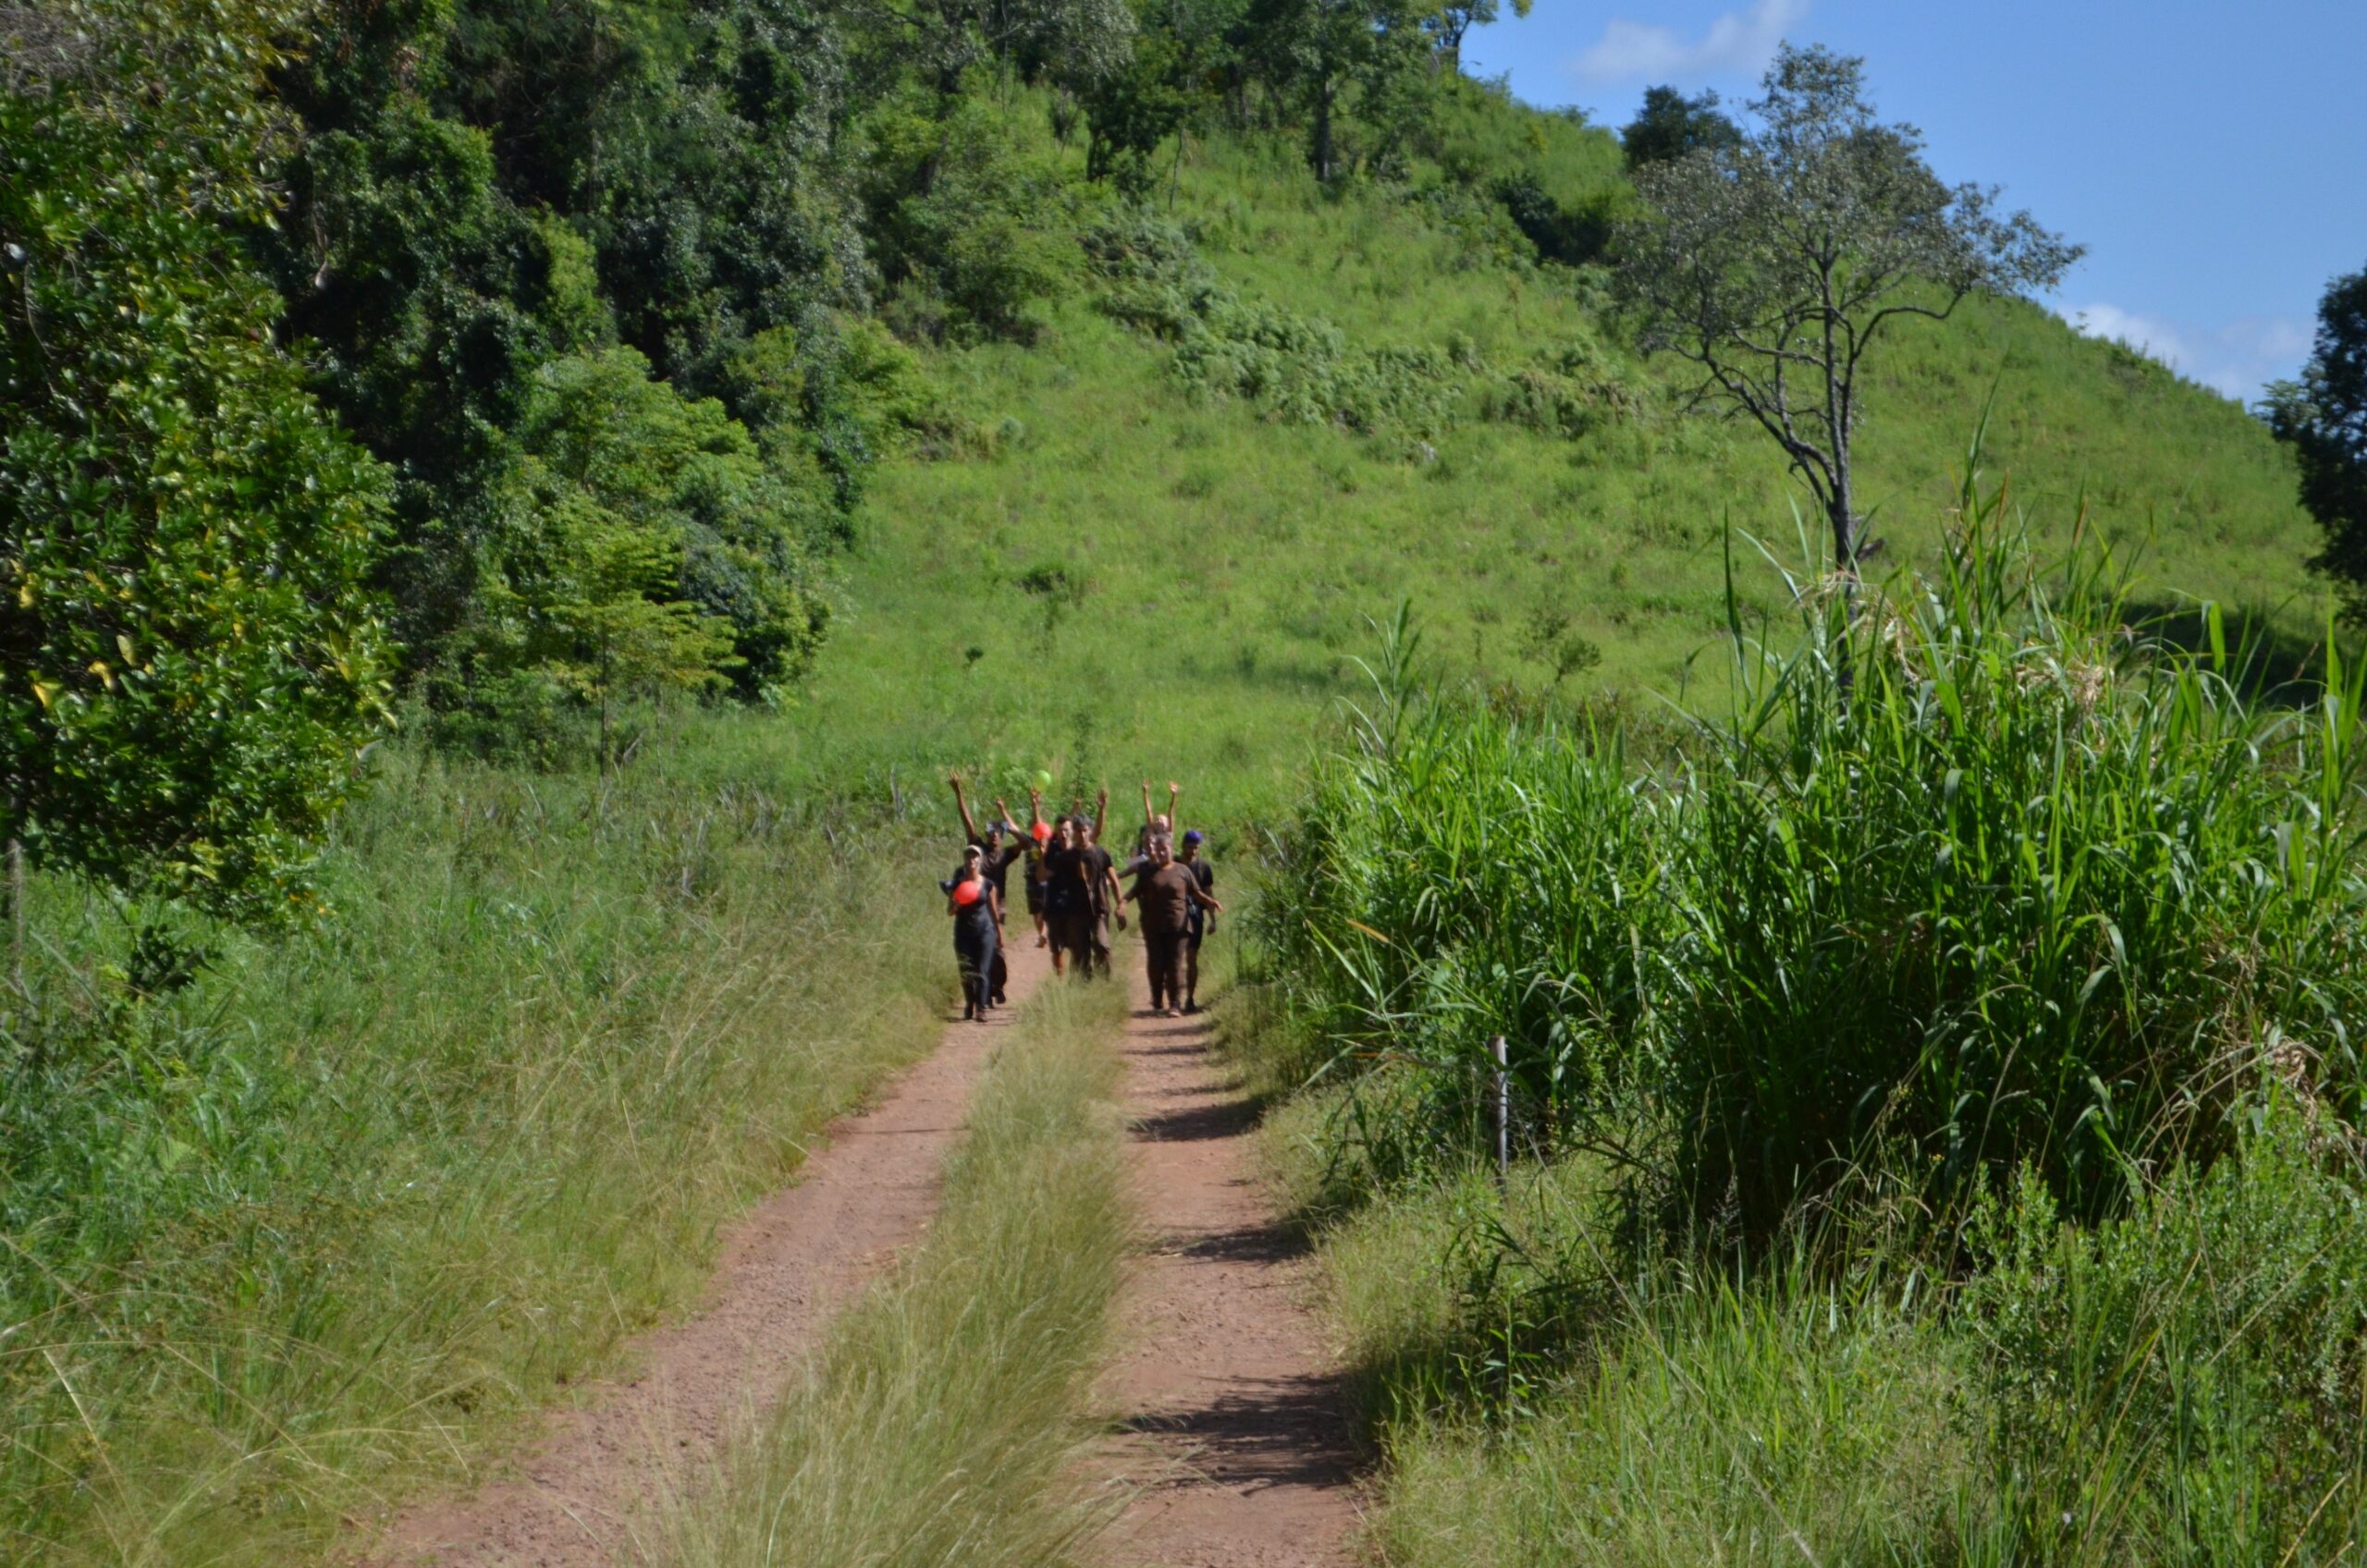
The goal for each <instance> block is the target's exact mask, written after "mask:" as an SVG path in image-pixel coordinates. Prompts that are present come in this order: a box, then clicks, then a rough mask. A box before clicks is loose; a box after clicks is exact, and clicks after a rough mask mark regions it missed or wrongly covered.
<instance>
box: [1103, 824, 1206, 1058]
mask: <svg viewBox="0 0 2367 1568" xmlns="http://www.w3.org/2000/svg"><path fill="white" fill-rule="evenodd" d="M1119 901H1120V902H1121V903H1125V902H1133V903H1134V904H1136V905H1139V906H1140V908H1141V911H1142V925H1143V953H1144V956H1145V958H1146V959H1147V961H1148V962H1149V964H1150V1010H1151V1011H1153V1012H1163V1013H1165V1014H1166V1015H1167V1016H1168V1017H1170V1018H1180V1017H1182V1016H1183V1011H1184V974H1183V961H1184V941H1185V940H1186V939H1187V938H1188V937H1190V935H1191V930H1192V911H1193V910H1194V909H1196V908H1198V909H1207V910H1218V911H1221V910H1222V909H1223V908H1224V905H1222V904H1220V903H1219V902H1217V901H1216V900H1214V899H1212V898H1210V897H1208V894H1206V893H1204V892H1202V891H1201V890H1200V879H1199V877H1198V876H1196V874H1195V873H1194V872H1193V870H1192V868H1191V867H1190V866H1188V865H1185V864H1183V863H1182V862H1180V861H1178V860H1177V859H1176V858H1175V845H1174V842H1173V841H1172V840H1171V839H1169V838H1168V837H1167V836H1166V835H1165V834H1163V833H1162V834H1159V835H1157V836H1156V837H1154V838H1153V839H1151V841H1150V859H1149V863H1148V864H1146V865H1145V866H1144V867H1143V868H1142V869H1141V870H1140V871H1137V872H1136V873H1135V874H1134V886H1133V887H1132V888H1128V889H1127V890H1126V891H1125V892H1124V893H1123V894H1122V895H1121V897H1120V900H1119Z"/></svg>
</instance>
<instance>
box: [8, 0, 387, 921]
mask: <svg viewBox="0 0 2367 1568" xmlns="http://www.w3.org/2000/svg"><path fill="white" fill-rule="evenodd" d="M297 19H298V12H297V11H295V10H294V9H292V8H289V7H284V6H276V5H269V4H254V5H228V6H201V5H180V4H172V5H159V6H148V5H142V4H136V3H131V0H86V3H78V4H71V5H66V6H59V7H56V8H55V9H53V10H48V11H43V12H38V13H24V14H23V15H22V16H21V17H20V16H19V14H18V13H15V12H12V13H9V15H8V17H7V18H6V26H7V27H8V28H9V29H10V31H9V33H8V35H7V39H6V48H7V52H8V53H9V55H10V56H11V59H12V63H11V65H10V67H9V68H8V70H7V72H6V75H5V76H0V280H5V286H6V290H7V293H8V295H9V296H10V299H11V300H12V304H11V306H10V309H9V310H8V311H7V312H6V326H5V327H0V389H5V390H4V391H0V398H5V401H6V406H7V415H6V427H5V432H0V605H5V608H4V609H0V670H5V674H6V681H5V683H0V775H5V784H0V840H9V841H20V842H22V844H23V845H24V846H25V849H26V851H28V853H29V854H30V855H31V857H32V858H33V859H34V860H35V861H36V862H38V863H43V864H55V865H57V866H61V867H69V868H73V869H75V870H79V871H80V872H83V873H86V874H88V875H91V876H95V877H97V878H100V879H102V880H103V881H105V882H107V883H110V884H113V885H115V886H117V888H126V889H130V890H135V891H151V892H164V893H169V894H173V895H178V896H181V897H185V898H189V899H192V900H197V901H200V902H202V903H205V904H209V905H211V906H214V907H215V908H217V909H222V910H227V911H232V912H235V913H239V914H241V915H244V916H247V917H252V918H263V917H269V916H273V915H276V914H279V913H285V912H286V910H287V909H288V904H289V900H291V899H300V898H301V897H303V896H304V890H305V889H304V881H305V878H304V873H305V871H306V869H307V867H308V864H309V862H310V860H311V857H312V850H311V847H310V841H311V840H313V839H315V838H316V837H317V836H318V835H319V834H320V833H321V831H322V830H323V829H324V828H325V826H326V824H327V822H328V820H329V817H330V815H331V814H332V812H333V811H334V810H335V809H336V807H337V804H338V802H340V801H341V800H342V799H343V798H344V797H345V795H346V793H347V792H348V790H350V787H351V785H352V784H353V782H354V779H355V774H356V768H355V753H356V752H357V750H358V748H360V747H361V746H362V743H363V742H364V741H366V740H367V738H368V737H369V735H370V734H371V732H372V731H373V730H374V729H376V728H377V727H378V725H379V724H380V723H381V722H382V721H383V717H384V713H385V709H384V704H385V699H386V669H385V665H386V654H387V650H386V645H385V634H384V629H383V626H382V624H381V622H380V620H379V618H378V616H377V613H376V606H374V604H373V603H372V602H371V599H370V596H369V595H368V594H367V592H366V579H367V573H368V570H369V567H370V563H371V558H372V556H373V553H374V549H375V547H376V545H377V543H378V532H379V529H380V527H381V526H382V524H383V522H384V521H385V506H386V473H385V471H384V470H382V469H381V468H380V467H379V466H378V465H377V464H376V463H374V462H373V461H372V460H371V459H370V457H369V455H368V454H367V453H366V452H364V451H363V450H362V449H361V448H360V447H357V446H356V445H355V444H354V443H353V442H352V441H350V439H348V438H347V437H346V435H343V434H342V433H341V432H340V431H339V430H338V429H337V426H336V424H335V423H334V422H332V421H331V420H330V419H329V417H328V416H327V415H326V414H325V412H324V411H323V410H321V408H320V407H319V406H318V405H317V404H316V403H315V402H314V401H313V398H311V397H310V396H309V395H308V394H307V393H306V391H305V390H304V387H303V385H302V377H301V374H300V369H299V367H298V366H297V364H296V363H295V362H294V361H292V360H290V359H289V358H288V356H287V355H286V354H284V353H283V352H282V351H281V350H280V349H278V348H277V347H276V346H275V344H274V342H273V339H272V325H273V322H274V319H275V317H276V313H277V307H278V301H277V300H276V298H275V297H274V296H273V294H272V292H271V290H270V288H268V287H267V286H266V285H265V284H264V281H263V280H262V279H261V278H260V277H258V276H256V275H255V273H254V272H253V270H252V268H251V267H250V266H249V265H248V264H247V263H246V261H245V258H244V257H243V256H242V255H240V254H239V251H238V250H237V248H236V246H235V244H234V242H233V239H232V234H233V232H234V230H235V229H236V228H237V227H240V226H245V225H250V224H256V223H260V222H263V221H264V220H265V219H267V218H268V216H269V215H270V214H271V211H272V204H273V203H272V192H271V190H270V189H269V188H268V186H267V185H266V184H265V183H264V179H263V178H262V173H261V171H262V170H264V168H266V167H267V166H268V165H269V164H270V163H271V161H272V160H273V158H274V157H275V156H276V153H278V152H279V150H280V148H281V145H282V143H281V140H280V136H279V128H278V126H277V125H276V121H275V119H274V117H273V116H271V115H270V114H269V113H267V112H266V110H265V109H264V106H263V103H262V101H261V99H260V97H259V95H258V94H259V89H260V85H261V82H262V80H263V78H264V74H265V73H266V72H267V71H268V70H269V69H270V68H271V67H273V66H274V65H275V64H276V63H277V62H278V61H279V60H280V59H281V55H280V53H279V50H278V47H277V45H276V43H275V40H276V39H278V38H280V37H282V36H284V35H285V34H286V33H287V32H288V30H289V29H291V28H292V27H293V26H294V25H295V24H296V21H297ZM44 29H46V30H48V31H47V32H46V33H43V31H42V30H44ZM21 30H31V31H21ZM199 31H202V33H203V35H204V36H205V38H206V41H207V43H206V47H205V48H203V49H193V48H190V47H187V46H186V44H187V41H188V40H189V39H190V37H191V36H193V35H194V34H196V33H197V32H199ZM19 48H21V49H22V51H23V53H22V55H21V56H20V58H21V61H22V64H21V66H19V65H18V64H17V63H15V62H16V61H17V60H18V58H19V56H18V50H19Z"/></svg>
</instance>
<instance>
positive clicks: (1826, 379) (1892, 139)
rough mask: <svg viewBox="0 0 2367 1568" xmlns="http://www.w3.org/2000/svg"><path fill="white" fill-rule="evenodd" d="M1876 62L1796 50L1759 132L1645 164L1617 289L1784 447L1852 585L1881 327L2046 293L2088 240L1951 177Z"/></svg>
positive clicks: (1781, 64)
mask: <svg viewBox="0 0 2367 1568" xmlns="http://www.w3.org/2000/svg"><path fill="white" fill-rule="evenodd" d="M1863 78H1864V62H1863V61H1861V60H1858V59H1856V58H1854V57H1850V56H1846V55H1834V54H1832V53H1830V52H1829V51H1827V50H1825V49H1823V48H1821V47H1813V48H1809V49H1795V48H1793V47H1791V46H1790V45H1789V44H1786V45H1784V47H1783V48H1782V49H1781V50H1780V51H1779V52H1778V54H1777V55H1776V58H1775V61H1774V63H1773V64H1772V66H1770V67H1768V71H1767V76H1766V79H1765V91H1766V96H1765V97H1763V98H1761V99H1760V100H1759V101H1758V102H1757V103H1754V104H1751V105H1750V107H1751V109H1752V111H1753V113H1754V114H1755V115H1756V116H1758V119H1759V126H1758V128H1757V129H1755V130H1753V131H1751V132H1749V133H1748V134H1746V135H1745V136H1743V137H1742V138H1741V140H1739V141H1735V142H1734V143H1732V144H1729V145H1722V146H1709V147H1700V148H1697V149H1695V150H1694V151H1692V152H1690V153H1686V154H1685V155H1684V156H1682V157H1679V158H1675V159H1673V160H1670V161H1668V162H1664V163H1650V164H1646V165H1644V166H1643V167H1642V168H1640V169H1638V170H1637V175H1636V182H1637V190H1638V191H1639V193H1640V194H1641V196H1642V197H1643V199H1644V202H1645V204H1646V206H1647V208H1648V209H1649V211H1648V212H1647V214H1645V215H1644V216H1642V217H1641V218H1639V219H1637V220H1632V221H1630V222H1627V223H1625V224H1623V225H1622V228H1621V233H1620V235H1619V237H1618V240H1617V251H1618V259H1617V287H1618V290H1619V296H1620V299H1621V300H1622V302H1623V304H1624V305H1625V307H1626V308H1627V309H1628V310H1629V311H1630V312H1632V313H1633V315H1634V317H1635V319H1636V320H1637V324H1638V325H1639V327H1640V329H1641V340H1642V343H1643V346H1644V347H1645V349H1647V351H1657V350H1666V351H1668V352H1672V353H1674V354H1676V355H1678V356H1679V357H1681V358H1683V359H1686V360H1688V361H1691V362H1692V363H1694V364H1696V365H1698V366H1699V367H1700V369H1701V372H1702V381H1701V383H1700V386H1699V392H1698V395H1699V396H1700V397H1705V398H1711V399H1715V400H1718V401H1722V402H1723V403H1724V404H1725V405H1726V406H1727V407H1728V408H1729V409H1731V410H1734V411H1735V412H1738V413H1741V414H1743V415H1747V416H1748V418H1750V419H1751V420H1752V421H1753V422H1755V423H1757V424H1758V425H1759V426H1760V428H1761V429H1762V430H1764V431H1765V432H1766V433H1767V435H1768V436H1769V437H1770V438H1771V439H1772V440H1773V441H1774V442H1775V443H1776V444H1777V445H1778V446H1779V447H1782V448H1783V451H1784V456H1785V457H1786V458H1788V459H1790V460H1791V466H1792V470H1793V472H1795V473H1797V474H1798V475H1799V476H1800V478H1801V479H1802V480H1803V481H1804V482H1805V483H1806V484H1808V486H1809V490H1810V492H1811V493H1812V494H1813V495H1814V496H1815V497H1816V499H1817V502H1818V505H1819V506H1820V508H1821V509H1822V510H1823V511H1824V513H1825V516H1826V519H1827V521H1828V522H1829V523H1830V525H1831V529H1832V534H1833V559H1834V570H1835V571H1836V572H1838V573H1839V574H1841V576H1842V577H1843V579H1844V581H1845V582H1846V581H1850V580H1853V579H1854V577H1855V574H1856V571H1857V568H1858V561H1859V559H1860V557H1861V555H1862V553H1863V550H1864V547H1865V545H1864V541H1863V540H1862V539H1861V538H1860V536H1859V533H1858V516H1857V511H1856V502H1855V495H1854V492H1853V490H1852V488H1851V474H1852V470H1851V458H1852V448H1851V441H1852V437H1853V435H1854V434H1855V431H1856V427H1857V423H1858V413H1859V385H1858V376H1859V373H1860V372H1861V371H1862V370H1863V368H1864V365H1865V361H1866V355H1867V354H1868V352H1869V351H1870V349H1872V348H1873V345H1874V343H1875V342H1876V340H1877V339H1878V338H1879V337H1881V335H1882V333H1883V328H1885V327H1886V326H1888V325H1890V324H1891V323H1892V322H1894V321H1896V320H1899V319H1901V318H1912V317H1920V318H1924V319H1927V320H1935V321H1936V320H1944V319H1945V318H1946V317H1947V316H1948V315H1949V314H1950V313H1952V312H1954V311H1955V309H1956V306H1957V305H1958V304H1959V303H1961V302H1962V301H1963V300H1964V298H1965V296H1966V295H1968V294H1970V293H1972V292H1973V291H1974V290H1976V289H1983V290H1992V291H1997V292H2013V291H2019V290H2022V289H2026V288H2046V287H2050V286H2052V285H2053V284H2054V283H2055V282H2056V281H2057V280H2058V279H2060V278H2061V277H2062V276H2063V273H2064V270H2065V269H2066V268H2067V267H2068V266H2069V265H2070V264H2071V263H2072V262H2073V261H2075V260H2077V259H2078V258H2079V255H2080V254H2081V253H2082V252H2081V248H2080V247H2079V246H2077V245H2072V244H2068V243H2067V242H2066V241H2065V240H2064V239H2062V237H2060V236H2059V235H2055V234H2052V233H2049V232H2048V231H2047V230H2045V229H2043V228H2041V227H2039V226H2038V223H2037V222H2036V220H2034V219H2033V218H2032V217H2031V216H2030V214H2028V213H2026V212H2023V213H2016V214H2012V215H2011V216H2000V215H1999V214H1998V213H1997V211H1996V195H1997V192H1996V190H1995V189H1994V188H1993V187H1991V188H1983V187H1981V186H1976V185H1960V186H1956V187H1955V188H1953V189H1951V188H1950V187H1948V186H1945V185H1943V184H1942V183H1941V182H1940V179H1939V178H1938V177H1937V176H1936V175H1934V174H1933V173H1932V170H1931V167H1930V165H1927V164H1925V163H1924V161H1923V158H1922V139H1921V136H1920V134H1919V132H1918V131H1917V130H1916V129H1915V128H1914V127H1912V126H1907V125H1882V124H1879V123H1877V122H1876V120H1875V118H1874V110H1873V105H1871V104H1869V103H1868V102H1867V101H1866V98H1865V92H1864V80H1863Z"/></svg>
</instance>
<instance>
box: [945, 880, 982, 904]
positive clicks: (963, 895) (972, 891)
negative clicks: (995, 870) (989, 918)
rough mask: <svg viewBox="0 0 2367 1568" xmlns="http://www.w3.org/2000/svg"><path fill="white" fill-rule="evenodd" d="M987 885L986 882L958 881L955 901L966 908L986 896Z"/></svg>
mask: <svg viewBox="0 0 2367 1568" xmlns="http://www.w3.org/2000/svg"><path fill="white" fill-rule="evenodd" d="M986 886H987V885H986V884H985V883H984V882H956V883H955V884H954V885H953V901H954V902H955V903H957V904H960V905H962V906H963V908H965V909H966V908H968V907H969V906H970V905H972V904H974V903H976V902H977V901H978V900H980V899H981V898H983V897H985V896H986Z"/></svg>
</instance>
